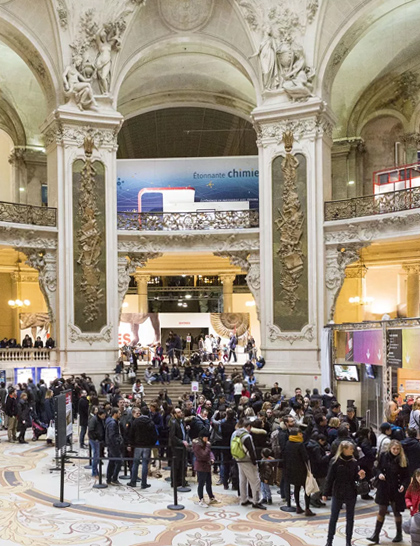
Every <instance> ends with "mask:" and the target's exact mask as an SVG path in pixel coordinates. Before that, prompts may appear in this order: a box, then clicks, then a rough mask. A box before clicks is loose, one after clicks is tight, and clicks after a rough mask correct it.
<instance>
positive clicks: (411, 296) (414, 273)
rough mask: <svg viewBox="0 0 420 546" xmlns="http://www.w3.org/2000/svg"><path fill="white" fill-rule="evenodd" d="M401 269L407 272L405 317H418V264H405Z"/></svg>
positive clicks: (419, 267)
mask: <svg viewBox="0 0 420 546" xmlns="http://www.w3.org/2000/svg"><path fill="white" fill-rule="evenodd" d="M403 269H404V271H405V272H406V273H407V317H418V316H419V273H420V264H419V263H410V264H405V265H404V266H403Z"/></svg>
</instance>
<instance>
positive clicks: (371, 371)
mask: <svg viewBox="0 0 420 546" xmlns="http://www.w3.org/2000/svg"><path fill="white" fill-rule="evenodd" d="M365 368H366V377H368V378H369V379H375V377H376V370H375V366H372V365H371V364H365Z"/></svg>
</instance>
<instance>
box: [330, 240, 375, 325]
mask: <svg viewBox="0 0 420 546" xmlns="http://www.w3.org/2000/svg"><path fill="white" fill-rule="evenodd" d="M364 246H366V245H364V244H350V245H346V246H340V245H339V246H338V247H336V248H334V249H330V250H328V251H327V254H326V273H325V286H326V288H327V298H328V304H327V305H328V309H329V313H328V320H334V313H335V307H336V305H337V298H338V295H339V294H340V290H341V288H342V286H343V283H344V279H345V277H346V267H347V266H348V265H350V264H351V263H353V262H356V261H357V260H359V258H360V255H359V251H360V249H361V248H363V247H364Z"/></svg>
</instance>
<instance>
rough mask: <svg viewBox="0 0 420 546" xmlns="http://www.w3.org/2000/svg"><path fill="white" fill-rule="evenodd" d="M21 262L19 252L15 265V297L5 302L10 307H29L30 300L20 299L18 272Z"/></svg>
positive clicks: (20, 279) (19, 276) (19, 274)
mask: <svg viewBox="0 0 420 546" xmlns="http://www.w3.org/2000/svg"><path fill="white" fill-rule="evenodd" d="M21 263H22V261H21V259H20V256H19V253H18V259H17V261H16V265H17V276H16V286H17V298H16V299H15V300H9V301H8V302H7V303H8V305H9V307H11V308H12V309H25V308H26V307H29V306H30V305H31V302H30V301H29V300H21V299H20V283H21V281H22V278H21V272H20V264H21Z"/></svg>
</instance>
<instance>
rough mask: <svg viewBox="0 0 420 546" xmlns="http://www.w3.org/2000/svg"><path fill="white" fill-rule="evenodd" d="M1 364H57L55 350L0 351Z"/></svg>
mask: <svg viewBox="0 0 420 546" xmlns="http://www.w3.org/2000/svg"><path fill="white" fill-rule="evenodd" d="M0 362H18V363H21V362H25V363H30V362H57V352H56V351H55V350H54V349H0Z"/></svg>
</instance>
